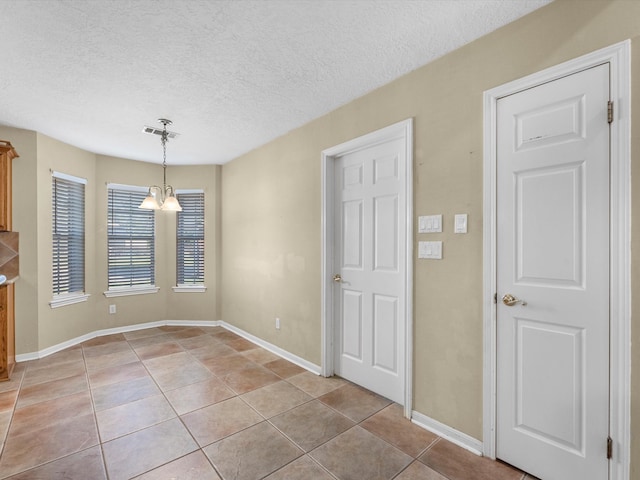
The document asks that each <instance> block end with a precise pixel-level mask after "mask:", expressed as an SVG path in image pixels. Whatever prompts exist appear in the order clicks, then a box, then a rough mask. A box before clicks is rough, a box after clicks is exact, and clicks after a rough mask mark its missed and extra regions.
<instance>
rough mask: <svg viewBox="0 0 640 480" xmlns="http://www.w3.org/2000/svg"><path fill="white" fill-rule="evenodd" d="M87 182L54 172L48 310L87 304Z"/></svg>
mask: <svg viewBox="0 0 640 480" xmlns="http://www.w3.org/2000/svg"><path fill="white" fill-rule="evenodd" d="M86 183H87V181H86V180H85V179H84V178H78V177H74V176H71V175H66V174H64V173H59V172H53V175H52V180H51V192H52V195H51V197H52V202H51V203H52V212H51V213H52V218H51V226H52V233H53V250H52V253H53V259H52V260H53V262H52V267H53V268H52V279H53V300H51V302H50V303H49V305H50V306H51V308H56V307H61V306H63V305H70V304H72V303H78V302H83V301H86V300H87V298H88V297H89V296H88V295H85V293H84V190H85V184H86Z"/></svg>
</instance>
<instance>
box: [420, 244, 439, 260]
mask: <svg viewBox="0 0 640 480" xmlns="http://www.w3.org/2000/svg"><path fill="white" fill-rule="evenodd" d="M418 258H430V259H432V260H441V259H442V242H418Z"/></svg>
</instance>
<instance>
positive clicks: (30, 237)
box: [0, 127, 221, 354]
mask: <svg viewBox="0 0 640 480" xmlns="http://www.w3.org/2000/svg"><path fill="white" fill-rule="evenodd" d="M0 138H2V139H7V140H9V141H11V142H12V143H13V145H14V146H15V148H16V150H17V151H18V153H19V154H20V157H19V158H18V159H16V160H14V175H13V182H14V189H13V195H14V198H13V202H14V203H13V205H14V230H16V231H18V232H20V279H19V280H18V282H17V284H16V352H17V353H18V354H25V353H32V352H37V351H40V350H43V349H45V348H48V347H52V346H55V345H58V344H60V343H63V342H65V341H68V340H71V339H74V338H77V337H79V336H82V335H85V334H87V333H91V332H94V331H96V330H102V329H108V328H114V327H121V326H128V325H133V324H137V323H144V322H154V321H159V320H218V319H219V307H218V298H217V294H218V289H217V282H218V275H219V274H218V270H219V269H218V268H217V267H218V262H219V245H220V242H219V229H218V224H219V221H218V218H219V208H220V207H219V199H220V185H219V182H220V169H221V168H220V167H219V166H217V165H205V166H194V167H173V168H172V167H169V168H168V176H169V180H170V181H171V182H172V183H173V184H174V185H175V186H176V187H177V188H190V189H196V188H198V189H203V190H204V191H205V208H206V215H207V220H206V225H205V242H206V249H207V253H206V256H205V281H206V284H207V287H208V288H207V291H206V292H205V293H174V292H173V290H172V289H171V287H172V286H174V285H175V278H176V271H175V259H176V256H175V252H176V233H175V227H176V223H175V217H176V214H175V213H172V212H158V213H156V285H157V286H159V287H160V291H159V292H158V293H156V294H150V295H135V296H127V297H117V298H106V297H105V296H104V295H103V292H104V291H106V290H107V261H106V258H107V230H106V225H107V184H108V183H120V184H128V185H139V186H145V185H148V184H149V183H158V182H159V181H160V180H161V179H162V167H161V166H159V165H156V164H150V163H144V162H136V161H132V160H125V159H121V158H113V157H106V156H102V155H96V154H93V153H90V152H86V151H84V150H81V149H78V148H75V147H72V146H70V145H67V144H65V143H62V142H59V141H57V140H54V139H52V138H50V137H47V136H46V135H42V134H38V133H35V132H28V131H25V130H19V129H13V128H7V127H0ZM52 170H53V171H59V172H62V173H66V174H69V175H74V176H77V177H82V178H85V179H87V185H86V187H85V202H86V206H85V219H86V225H85V235H86V238H85V249H86V256H85V262H86V263H85V288H86V292H87V293H89V294H90V297H89V299H88V301H87V302H83V303H78V304H74V305H69V306H65V307H60V308H55V309H52V308H50V306H49V302H50V301H51V299H52V293H51V292H52V278H51V271H52V259H51V257H52V250H51V248H52V246H51V171H52ZM110 304H115V305H116V307H117V313H116V314H115V315H110V314H109V313H108V306H109V305H110Z"/></svg>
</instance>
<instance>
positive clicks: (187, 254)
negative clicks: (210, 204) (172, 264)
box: [176, 191, 204, 286]
mask: <svg viewBox="0 0 640 480" xmlns="http://www.w3.org/2000/svg"><path fill="white" fill-rule="evenodd" d="M176 196H177V198H178V202H180V205H181V206H182V211H181V212H178V214H177V222H176V223H177V252H176V261H177V277H178V278H177V283H178V286H180V285H203V284H204V192H202V191H197V192H183V193H180V192H178V193H177V195H176Z"/></svg>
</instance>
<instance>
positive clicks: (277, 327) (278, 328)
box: [276, 317, 280, 330]
mask: <svg viewBox="0 0 640 480" xmlns="http://www.w3.org/2000/svg"><path fill="white" fill-rule="evenodd" d="M276 330H280V319H279V318H277V317H276Z"/></svg>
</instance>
